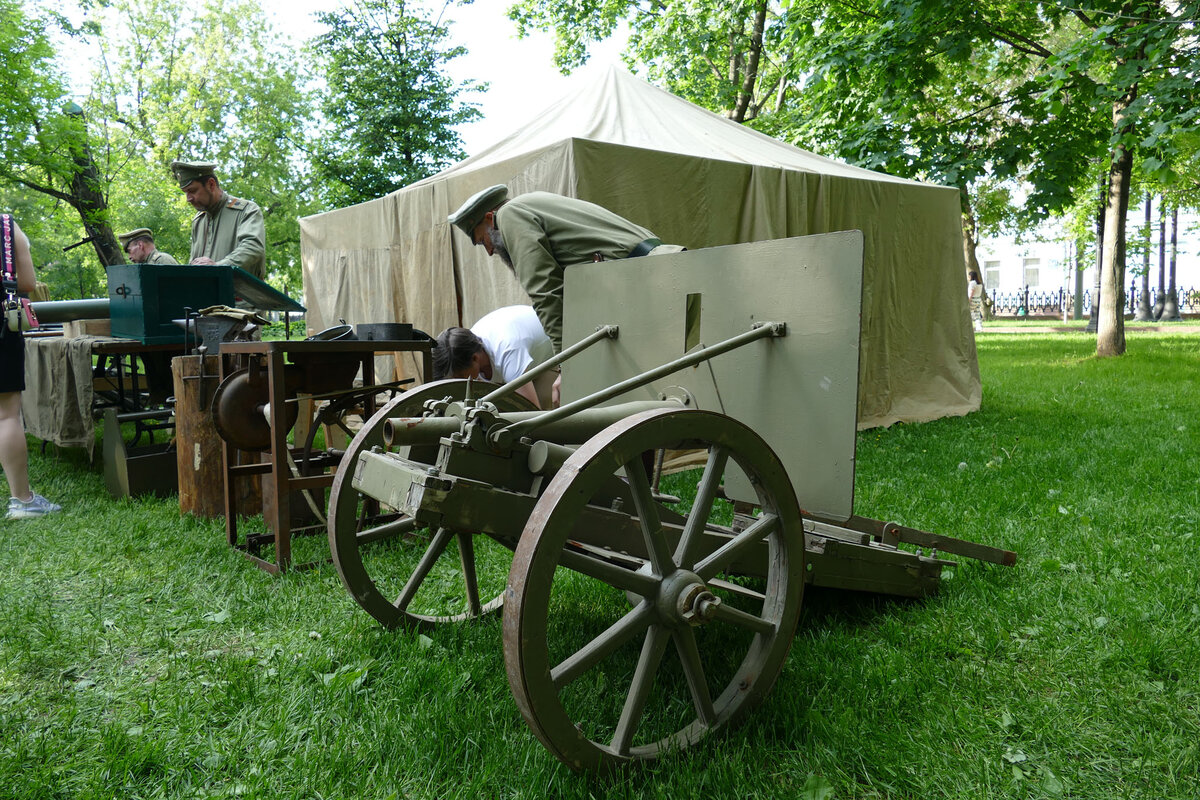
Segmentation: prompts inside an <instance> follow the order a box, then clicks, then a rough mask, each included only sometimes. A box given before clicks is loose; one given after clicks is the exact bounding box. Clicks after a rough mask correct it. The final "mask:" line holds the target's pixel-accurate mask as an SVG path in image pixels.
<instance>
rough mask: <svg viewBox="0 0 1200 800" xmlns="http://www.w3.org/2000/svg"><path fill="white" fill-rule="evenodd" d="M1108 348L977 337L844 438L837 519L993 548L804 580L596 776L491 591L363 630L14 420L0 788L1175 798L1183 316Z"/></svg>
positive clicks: (1189, 709) (1185, 414)
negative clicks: (545, 730)
mask: <svg viewBox="0 0 1200 800" xmlns="http://www.w3.org/2000/svg"><path fill="white" fill-rule="evenodd" d="M1129 349H1130V352H1129V353H1128V354H1127V355H1126V356H1124V357H1122V358H1120V359H1108V360H1097V359H1095V358H1093V357H1092V353H1093V351H1094V339H1093V338H1091V337H1088V336H1086V335H1084V334H1076V333H1070V334H1058V335H1044V334H1026V335H1004V334H987V335H984V336H981V337H980V339H979V351H980V352H979V360H980V369H981V372H982V375H983V382H984V389H983V392H984V394H983V408H982V409H981V410H980V411H979V412H977V413H975V414H972V415H970V416H968V417H965V418H957V419H945V420H939V421H936V422H932V423H928V424H923V425H897V426H894V427H892V428H890V429H887V430H872V431H865V432H863V433H861V434H860V435H859V441H858V472H857V480H856V502H855V508H856V511H857V512H858V513H860V514H865V515H868V516H874V517H879V518H883V519H891V520H896V521H898V522H902V523H905V524H908V525H912V526H915V527H919V528H924V529H926V530H931V531H936V532H940V533H945V534H948V535H953V536H961V537H963V538H967V539H972V540H974V541H979V542H982V543H985V544H989V545H995V546H999V547H1004V548H1007V549H1012V550H1015V551H1017V552H1018V554H1019V556H1020V562H1019V563H1018V565H1017V566H1016V567H1015V568H1012V569H1006V568H1001V567H995V566H989V565H983V564H978V563H973V562H968V561H965V560H964V561H963V562H962V563H961V564H960V565H959V566H958V567H956V568H954V569H951V570H948V571H947V573H946V574H945V581H944V585H943V589H942V592H941V593H940V594H939V595H938V596H936V597H933V598H929V599H926V600H923V601H919V602H899V601H893V600H888V599H881V598H877V597H870V596H861V595H849V594H844V593H835V592H818V591H810V592H808V593H807V594H806V596H805V610H804V612H803V617H802V620H801V623H800V626H799V629H798V631H797V636H796V639H795V642H794V644H793V646H792V651H791V654H790V656H789V659H788V662H787V665H786V666H785V668H784V671H783V674H782V676H781V678H780V680H779V682H778V683H777V685H776V687H775V689H774V691H773V693H772V694H771V696H770V697H768V698H767V700H766V701H765V703H764V704H763V705H762V706H761V707H760V708H759V709H757V710H756V711H755V712H753V713H752V714H751V715H750V716H749V717H748V719H747V720H746V722H745V723H744V724H743V725H741V726H739V727H737V728H734V729H733V730H731V731H729V732H727V733H725V734H722V735H719V736H715V737H711V738H710V739H708V740H706V741H704V742H702V743H701V744H700V745H698V746H696V747H694V748H692V749H690V750H688V751H685V752H684V753H681V754H678V755H676V756H672V757H668V758H667V759H665V760H663V761H662V762H660V763H657V764H654V765H651V766H648V767H644V768H640V769H635V770H631V771H627V772H624V773H620V774H617V775H615V776H610V777H607V778H600V779H596V778H586V777H580V776H577V775H575V774H573V773H571V772H570V771H569V770H567V768H566V767H564V766H562V765H560V764H559V763H558V762H557V761H556V760H555V759H554V758H553V757H551V756H550V755H549V754H548V753H547V752H546V751H544V750H543V749H542V747H541V746H540V745H539V744H538V743H537V741H536V740H535V739H534V737H533V736H532V735H531V734H530V732H529V731H528V730H527V729H526V727H525V725H524V723H523V722H522V720H521V716H520V714H519V713H518V711H517V709H516V707H515V705H514V703H513V701H512V699H511V696H510V695H509V690H508V684H507V680H506V678H505V674H504V665H503V659H502V653H501V645H500V638H501V637H500V619H499V617H491V618H488V619H486V620H484V621H482V622H480V623H477V624H464V625H449V626H442V627H441V628H439V629H438V630H437V631H435V632H434V633H433V634H430V635H427V636H418V635H410V634H403V633H394V632H388V631H385V630H383V629H381V628H380V627H379V626H378V625H377V624H376V623H375V622H374V621H373V620H372V619H371V618H370V617H368V616H367V614H366V613H365V612H363V611H361V610H360V609H359V608H358V606H357V605H355V604H354V602H353V601H352V599H351V598H350V596H349V595H348V594H347V593H346V591H345V590H344V589H343V587H342V585H341V582H340V580H339V578H338V576H337V574H336V572H335V571H334V569H333V567H332V566H328V567H325V568H322V569H317V570H314V571H309V572H301V573H292V574H288V575H285V576H283V577H280V578H273V577H270V576H269V575H267V574H266V573H264V572H262V571H260V570H258V569H256V568H254V567H253V566H252V565H251V564H249V563H248V562H247V561H245V560H244V559H243V557H242V556H241V555H239V554H238V553H237V552H236V551H234V550H233V549H231V548H229V547H228V546H227V545H226V544H225V541H224V527H223V524H222V523H221V522H220V521H200V520H195V519H192V518H184V519H181V518H180V516H179V510H178V503H177V502H176V501H175V500H152V499H151V500H138V501H122V502H116V501H113V500H111V499H110V498H109V497H108V495H107V494H106V492H105V489H104V482H103V477H102V475H101V472H100V466H99V464H98V463H97V465H95V466H89V465H88V464H87V463H86V460H85V458H84V456H83V455H82V454H81V453H78V452H74V451H67V452H63V453H61V454H55V453H53V452H51V453H48V454H46V455H39V454H38V453H37V446H36V444H34V445H32V447H31V449H32V450H33V452H31V460H32V464H31V471H32V480H33V485H34V486H35V488H36V489H37V490H38V491H40V492H42V493H43V494H45V495H47V496H48V497H50V498H51V499H53V500H55V501H57V502H60V503H62V504H63V506H64V508H65V511H64V512H63V513H62V514H59V515H56V516H54V517H49V518H46V519H42V520H29V521H22V522H12V523H3V524H2V525H0V797H3V798H73V799H74V798H105V799H107V798H150V797H171V798H176V797H179V798H192V797H196V798H206V797H242V798H272V799H275V798H436V797H469V798H492V797H498V798H499V797H530V798H542V797H555V798H557V797H565V798H581V799H582V798H592V797H595V798H601V797H605V798H607V797H659V796H662V797H738V798H741V797H755V798H758V797H778V798H813V799H814V800H816V799H817V798H838V799H844V798H914V799H915V798H941V797H953V798H1009V797H1011V798H1040V797H1072V798H1109V797H1112V798H1163V799H1164V800H1167V799H1170V800H1179V799H1182V798H1195V797H1200V633H1198V631H1200V536H1198V535H1197V527H1198V524H1197V520H1200V435H1198V431H1200V420H1197V416H1196V413H1197V409H1200V336H1197V335H1190V334H1175V335H1167V334H1136V335H1135V336H1131V338H1130V348H1129ZM97 461H99V458H98V459H97ZM313 543H314V546H315V547H318V548H319V547H320V546H321V542H320V541H319V540H313Z"/></svg>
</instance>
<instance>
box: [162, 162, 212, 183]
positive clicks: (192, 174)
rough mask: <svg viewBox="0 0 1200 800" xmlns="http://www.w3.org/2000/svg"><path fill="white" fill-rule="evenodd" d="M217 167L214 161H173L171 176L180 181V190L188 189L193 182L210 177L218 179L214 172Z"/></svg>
mask: <svg viewBox="0 0 1200 800" xmlns="http://www.w3.org/2000/svg"><path fill="white" fill-rule="evenodd" d="M216 168H217V165H216V164H215V163H213V162H212V161H172V162H171V174H173V175H174V176H175V180H177V181H179V188H180V189H186V188H187V185H188V184H189V183H191V182H192V181H195V180H199V179H200V178H207V177H209V176H212V177H214V178H215V177H216V173H215V172H213V170H215V169H216Z"/></svg>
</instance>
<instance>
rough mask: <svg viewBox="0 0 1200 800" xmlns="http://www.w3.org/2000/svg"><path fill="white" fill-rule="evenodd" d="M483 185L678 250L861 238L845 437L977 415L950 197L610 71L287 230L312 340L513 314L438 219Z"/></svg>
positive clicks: (507, 295) (504, 288) (509, 289)
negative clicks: (854, 413) (437, 165)
mask: <svg viewBox="0 0 1200 800" xmlns="http://www.w3.org/2000/svg"><path fill="white" fill-rule="evenodd" d="M496 183H506V184H508V186H509V189H510V193H511V194H513V195H516V194H521V193H522V192H527V191H532V190H539V189H540V190H547V191H551V192H558V193H560V194H564V195H570V196H573V197H580V198H583V199H585V200H590V201H592V202H595V203H598V204H600V205H602V206H605V207H607V208H610V209H612V210H613V211H615V212H617V213H618V214H621V215H623V216H625V217H627V218H629V219H631V220H634V221H636V222H639V223H641V224H642V225H644V226H646V227H648V228H650V229H651V230H653V231H654V232H655V233H656V234H657V235H658V236H659V237H660V238H661V239H662V240H663V241H665V242H672V243H676V244H682V245H685V246H687V247H688V248H692V249H694V248H699V247H709V246H715V245H724V244H734V243H738V242H750V241H758V240H763V239H773V238H782V237H788V236H799V235H806V234H813V233H826V232H831V231H839V230H851V229H859V230H862V231H863V234H864V239H865V242H864V248H865V253H864V260H865V265H864V278H863V305H862V340H861V351H860V367H859V374H860V389H859V408H858V419H859V425H860V427H869V426H875V425H887V424H891V423H893V422H896V421H923V420H929V419H934V418H937V417H942V416H949V415H961V414H966V413H968V412H970V411H973V410H975V409H977V408H978V407H979V402H980V382H979V370H978V366H977V363H976V355H975V340H974V335H973V333H972V331H971V324H970V319H969V313H968V310H967V305H966V283H965V278H964V271H963V251H962V238H961V216H960V212H959V197H958V192H957V190H955V189H952V188H947V187H942V186H934V185H929V184H923V183H919V182H916V181H910V180H905V179H901V178H896V177H893V176H889V175H884V174H881V173H877V172H872V171H869V170H865V169H860V168H858V167H853V166H849V165H847V164H842V163H839V162H837V161H834V160H831V159H828V158H823V157H821V156H817V155H815V154H813V153H810V152H807V151H805V150H801V149H799V148H797V147H793V146H791V145H788V144H785V143H783V142H780V141H778V140H775V139H772V138H770V137H768V136H765V135H763V134H760V133H758V132H756V131H754V130H751V129H750V128H747V127H745V126H742V125H738V124H737V123H734V122H731V121H729V120H727V119H724V118H722V117H720V116H718V115H716V114H713V113H711V112H709V111H706V110H704V109H702V108H700V107H698V106H695V105H693V104H691V103H688V102H687V101H685V100H682V99H680V98H678V97H675V96H674V95H671V94H669V93H667V92H664V91H662V90H660V89H657V88H655V87H653V86H651V85H650V84H648V83H646V82H644V81H642V80H640V79H638V78H636V77H634V76H632V75H630V74H628V73H625V72H623V71H620V70H616V69H611V70H609V71H608V72H606V73H604V74H603V75H602V76H601V77H600V78H599V79H598V80H595V81H594V82H593V83H591V85H589V86H585V87H583V88H581V89H580V90H579V91H576V92H574V93H572V94H570V95H568V96H567V97H564V98H563V99H561V100H560V101H558V102H557V103H555V104H553V105H551V106H550V107H549V108H547V109H546V110H545V111H544V112H542V113H541V114H538V115H537V116H535V117H533V118H532V119H531V120H530V121H529V123H528V124H527V125H524V126H523V127H522V128H521V129H520V130H518V131H517V132H515V133H513V134H512V135H510V136H508V137H507V138H505V139H503V140H501V141H499V142H497V143H496V144H495V145H493V146H492V147H489V148H487V149H486V150H484V151H482V152H480V153H478V154H476V155H475V156H473V157H471V158H468V159H466V160H464V161H462V162H460V163H458V164H456V165H454V166H452V167H450V168H448V169H446V170H444V171H443V172H441V173H439V174H437V175H434V176H432V177H430V178H427V179H425V180H423V181H420V182H418V183H415V184H412V185H410V186H407V187H405V188H403V189H400V190H398V191H396V192H394V193H392V194H390V195H388V196H386V197H381V198H379V199H377V200H372V201H370V202H367V203H362V204H360V205H356V206H351V207H349V208H343V209H338V210H336V211H330V212H327V213H323V214H317V215H314V216H310V217H306V218H304V219H302V220H301V221H300V223H301V258H302V263H303V272H304V290H305V298H306V305H307V306H308V310H309V327H310V329H313V330H318V329H321V328H324V327H328V326H330V325H333V324H336V323H337V322H338V321H339V320H341V319H344V320H346V321H347V322H350V323H360V322H411V323H413V324H414V325H415V326H416V327H417V328H419V329H421V330H424V331H427V332H429V333H431V334H434V335H436V334H437V333H438V332H439V331H440V330H442V329H443V328H445V327H446V326H449V325H464V326H468V327H469V326H470V325H471V324H472V323H474V322H475V321H476V320H478V319H479V318H480V317H482V316H483V315H484V314H486V313H487V312H488V311H490V310H492V309H494V308H498V307H500V306H503V305H509V304H513V303H528V302H529V300H528V297H527V296H526V295H525V294H524V292H523V291H522V289H521V287H520V285H519V283H517V281H516V279H515V277H514V276H513V274H512V273H511V271H509V270H508V269H506V268H505V267H504V266H503V265H502V264H501V263H500V262H499V260H498V259H490V258H489V257H488V256H487V254H486V253H485V252H484V250H483V248H481V247H474V246H472V245H471V243H470V242H469V241H468V240H467V238H466V237H465V236H463V234H462V233H461V232H459V231H457V230H456V229H454V228H452V227H451V226H450V225H449V224H448V223H447V221H446V217H447V215H448V214H449V213H450V212H451V211H453V210H454V209H456V208H457V207H458V206H459V205H460V204H461V203H462V202H463V201H464V200H465V199H466V198H467V197H469V196H470V195H471V194H473V193H474V192H476V191H478V190H479V189H481V188H483V187H486V186H490V185H492V184H496ZM730 291H737V287H736V286H731V287H730ZM846 313H847V314H852V313H855V309H850V308H848V309H846Z"/></svg>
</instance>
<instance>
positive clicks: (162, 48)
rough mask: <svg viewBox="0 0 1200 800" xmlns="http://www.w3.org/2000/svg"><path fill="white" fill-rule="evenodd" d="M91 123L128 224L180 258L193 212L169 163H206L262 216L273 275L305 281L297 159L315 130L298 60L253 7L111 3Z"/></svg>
mask: <svg viewBox="0 0 1200 800" xmlns="http://www.w3.org/2000/svg"><path fill="white" fill-rule="evenodd" d="M97 23H98V24H97V27H98V28H99V34H98V37H97V39H98V44H99V48H100V53H101V58H100V59H99V62H98V65H97V69H96V71H95V74H94V76H93V81H92V99H91V104H92V107H93V111H92V112H91V114H92V116H93V118H97V119H103V121H104V126H105V127H104V130H105V147H106V152H107V153H108V161H107V165H108V170H109V178H110V191H111V196H112V200H113V207H114V209H117V212H116V216H117V217H118V218H119V219H120V220H121V222H122V227H126V228H132V227H141V226H146V227H150V228H153V229H154V230H155V239H156V243H157V244H158V246H159V248H160V249H162V250H165V251H167V252H169V253H171V254H172V255H174V256H175V257H176V258H179V259H180V260H181V261H186V259H187V256H188V253H189V250H190V227H189V224H190V220H191V217H192V215H193V214H194V213H195V212H194V211H193V209H192V208H191V207H190V206H188V205H187V204H186V203H185V202H184V199H183V194H182V192H180V190H179V187H178V186H177V185H176V184H175V183H174V181H173V180H172V178H171V174H170V163H171V161H173V160H175V159H177V158H182V159H185V160H211V161H215V162H217V163H218V164H219V169H218V175H219V177H220V181H221V185H222V187H223V188H225V189H226V190H227V191H229V192H230V193H231V194H233V195H236V196H239V197H246V198H249V199H251V200H254V201H255V202H256V203H258V204H259V205H260V206H261V207H262V209H263V217H264V221H265V223H266V231H267V270H268V275H271V276H272V277H273V278H274V280H275V282H276V283H282V284H283V285H284V286H285V287H298V286H299V282H300V258H299V240H300V237H299V225H298V222H297V219H298V217H299V216H300V215H301V214H302V213H305V212H306V211H307V210H309V208H310V206H309V205H308V202H309V199H310V197H309V194H308V193H307V192H306V188H307V181H306V176H305V175H304V173H303V169H302V161H301V159H300V158H299V155H300V153H301V148H300V145H299V143H300V142H301V141H303V139H304V136H305V133H304V131H305V129H306V127H307V126H308V125H309V124H310V121H311V113H310V109H309V100H308V98H307V96H306V94H305V93H304V91H303V89H302V88H301V87H302V85H303V83H304V80H303V76H302V75H301V74H300V72H299V70H298V68H297V67H296V63H297V59H296V58H295V53H294V50H292V49H291V48H290V47H289V46H288V43H287V42H286V41H281V39H280V37H279V34H278V32H277V31H276V30H275V29H274V28H273V27H272V26H271V24H270V23H269V22H268V20H267V19H266V16H265V14H264V13H263V10H262V7H261V6H260V5H259V3H258V2H257V0H210V2H208V3H206V4H205V5H203V6H201V7H196V5H195V4H193V3H188V2H184V1H183V0H112V2H111V3H109V4H108V5H107V7H106V8H105V9H103V10H102V13H101V14H100V16H99V17H98V20H97Z"/></svg>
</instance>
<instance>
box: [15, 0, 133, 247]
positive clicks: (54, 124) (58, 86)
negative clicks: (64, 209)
mask: <svg viewBox="0 0 1200 800" xmlns="http://www.w3.org/2000/svg"><path fill="white" fill-rule="evenodd" d="M57 25H58V22H57V20H56V18H54V17H52V16H51V15H49V14H46V13H42V12H39V11H38V10H37V9H34V10H32V11H28V10H26V8H25V7H24V6H23V5H22V4H21V3H19V2H16V0H0V54H2V55H3V64H4V69H3V70H0V151H3V153H4V159H3V162H0V182H2V183H4V184H7V185H8V186H10V187H22V188H24V189H29V190H32V191H34V192H37V193H40V194H43V195H45V196H46V197H49V198H53V199H54V200H56V201H58V202H61V203H65V204H66V205H68V206H69V207H70V208H72V209H73V210H74V211H75V212H76V213H77V214H78V215H79V218H80V220H81V222H82V223H83V227H84V231H85V239H86V240H87V241H90V242H91V243H92V244H93V246H94V248H95V252H96V254H97V256H98V257H99V259H100V263H102V264H114V263H121V262H122V261H124V256H123V255H122V253H121V250H120V248H119V247H118V246H117V242H116V238H115V237H114V236H113V232H112V228H111V226H110V223H109V218H110V214H109V210H108V200H107V196H106V192H105V185H104V180H103V176H102V174H101V170H100V167H99V165H98V164H97V162H96V160H95V158H94V157H93V151H92V147H91V144H90V141H89V136H88V125H87V121H86V118H85V114H84V110H83V109H82V108H81V107H80V106H78V105H76V104H75V103H74V102H72V101H71V100H70V97H69V95H68V93H67V89H66V82H65V80H64V78H63V76H62V73H61V71H60V70H59V68H58V65H57V63H56V53H55V50H54V47H53V45H52V44H51V42H50V40H49V38H48V37H47V35H46V29H47V28H50V29H52V30H53V29H54V28H56V27H57Z"/></svg>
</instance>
